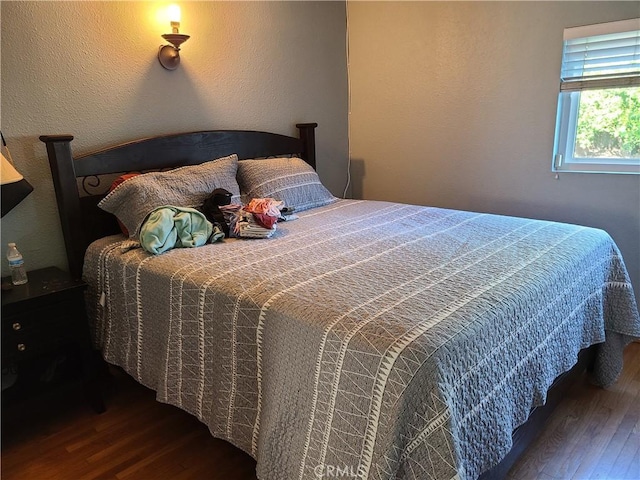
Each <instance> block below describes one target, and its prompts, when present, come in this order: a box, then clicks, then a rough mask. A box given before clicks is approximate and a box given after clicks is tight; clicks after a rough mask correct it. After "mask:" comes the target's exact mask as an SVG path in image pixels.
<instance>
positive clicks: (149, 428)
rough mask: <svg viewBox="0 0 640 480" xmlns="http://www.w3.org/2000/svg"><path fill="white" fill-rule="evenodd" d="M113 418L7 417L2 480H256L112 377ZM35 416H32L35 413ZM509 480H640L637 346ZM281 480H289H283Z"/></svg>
mask: <svg viewBox="0 0 640 480" xmlns="http://www.w3.org/2000/svg"><path fill="white" fill-rule="evenodd" d="M107 405H108V410H107V412H105V413H104V414H102V415H96V414H95V413H93V411H92V410H91V409H90V408H89V407H88V406H87V405H85V404H84V403H83V402H82V399H81V398H80V397H78V399H77V400H76V401H75V402H74V401H71V402H70V401H69V397H68V396H67V397H65V401H64V402H55V401H51V402H49V403H48V404H47V405H46V407H44V408H40V409H39V410H32V411H31V412H30V414H29V416H28V417H27V418H24V415H15V416H14V415H12V416H11V417H10V418H4V417H3V431H2V467H1V468H2V479H3V480H19V479H20V480H23V479H24V480H26V479H29V480H32V479H33V480H46V479H51V480H84V479H114V478H115V479H120V480H123V479H130V480H148V479H149V480H150V479H159V480H161V479H172V480H174V479H175V480H183V479H194V480H216V479H225V480H234V479H236V480H240V479H243V480H244V479H255V478H256V477H255V472H254V469H255V462H254V461H253V459H251V458H250V457H249V456H248V455H246V454H244V453H243V452H241V451H239V450H238V449H236V448H234V447H232V446H231V445H229V444H228V443H226V442H224V441H221V440H216V439H214V438H212V437H211V436H210V435H209V432H208V430H207V428H206V427H205V426H204V425H203V424H201V423H200V422H198V421H197V420H196V419H195V418H193V417H192V416H190V415H188V414H186V413H184V412H182V411H180V410H178V409H177V408H174V407H171V406H169V405H163V404H160V403H158V402H156V401H155V400H154V393H153V392H151V391H150V390H147V389H146V388H144V387H142V386H140V385H138V384H137V383H135V382H134V381H133V380H132V379H131V378H130V377H128V376H127V375H125V374H124V373H122V372H120V371H114V378H113V380H112V384H111V386H110V388H109V390H108V392H107ZM31 408H32V407H29V409H31ZM509 478H510V479H592V478H593V479H596V478H597V479H640V344H639V343H634V344H632V345H630V346H629V347H627V349H626V350H625V368H624V372H623V375H622V377H621V378H620V380H619V381H618V382H617V383H616V384H615V385H614V386H613V387H611V388H609V389H606V390H605V389H600V388H597V387H593V386H591V385H589V383H588V382H587V380H586V379H585V378H581V379H579V380H578V381H577V382H576V383H575V385H574V388H573V390H572V392H571V393H570V395H568V396H567V397H566V398H565V399H564V400H563V401H562V403H561V404H560V406H559V407H558V408H557V409H556V411H555V412H554V414H553V416H552V417H551V419H550V421H549V422H548V424H547V427H546V429H545V430H544V432H543V433H542V435H541V436H540V437H539V438H538V439H537V441H536V442H535V443H534V445H533V446H532V447H531V448H530V449H529V450H528V451H527V452H526V454H525V455H524V457H523V458H522V459H521V460H520V461H519V462H518V463H517V464H516V465H515V466H514V468H513V469H512V470H511V472H510V473H509ZM283 480H284V479H283Z"/></svg>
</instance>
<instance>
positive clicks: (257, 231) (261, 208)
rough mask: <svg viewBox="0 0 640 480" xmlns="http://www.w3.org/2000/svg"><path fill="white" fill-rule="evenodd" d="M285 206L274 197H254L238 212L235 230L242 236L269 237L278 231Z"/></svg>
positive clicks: (238, 235) (237, 234)
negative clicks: (277, 225) (282, 209)
mask: <svg viewBox="0 0 640 480" xmlns="http://www.w3.org/2000/svg"><path fill="white" fill-rule="evenodd" d="M283 206H284V203H283V202H281V201H279V200H274V199H273V198H254V199H253V200H251V201H250V202H249V203H248V204H247V205H245V206H244V207H243V208H242V209H240V210H238V211H237V212H236V215H235V225H234V226H233V232H234V233H235V235H236V236H237V237H240V238H269V237H270V236H271V235H273V233H274V232H275V231H276V222H277V221H278V219H279V218H280V208H282V207H283Z"/></svg>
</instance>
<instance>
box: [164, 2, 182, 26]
mask: <svg viewBox="0 0 640 480" xmlns="http://www.w3.org/2000/svg"><path fill="white" fill-rule="evenodd" d="M167 13H168V15H169V21H170V22H171V23H178V24H179V23H180V7H179V6H178V5H169V8H168V9H167Z"/></svg>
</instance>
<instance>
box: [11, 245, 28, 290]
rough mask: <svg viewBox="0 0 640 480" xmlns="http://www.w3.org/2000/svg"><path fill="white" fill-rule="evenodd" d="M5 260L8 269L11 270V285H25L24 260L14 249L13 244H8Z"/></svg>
mask: <svg viewBox="0 0 640 480" xmlns="http://www.w3.org/2000/svg"><path fill="white" fill-rule="evenodd" d="M7 260H9V268H10V269H11V283H13V284H14V285H23V284H25V283H27V272H26V270H25V269H24V260H23V259H22V255H21V254H20V252H19V251H18V249H17V248H16V244H15V243H10V244H9V250H7Z"/></svg>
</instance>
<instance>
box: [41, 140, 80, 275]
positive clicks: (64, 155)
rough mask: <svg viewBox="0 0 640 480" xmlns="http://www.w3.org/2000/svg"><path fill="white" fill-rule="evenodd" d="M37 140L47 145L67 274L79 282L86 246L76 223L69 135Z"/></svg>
mask: <svg viewBox="0 0 640 480" xmlns="http://www.w3.org/2000/svg"><path fill="white" fill-rule="evenodd" d="M40 140H41V141H42V142H44V143H45V145H46V146H47V155H48V157H49V165H50V166H51V175H52V177H53V185H54V186H55V191H56V201H57V203H58V214H59V215H60V224H61V225H62V234H63V236H64V244H65V248H66V250H67V263H68V265H69V273H71V276H72V277H73V278H77V279H79V278H80V277H82V263H83V260H84V247H86V245H84V242H83V233H82V225H81V224H80V223H81V217H80V194H79V192H78V184H77V182H76V173H75V168H74V164H73V157H72V155H71V140H73V136H72V135H42V136H40Z"/></svg>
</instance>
